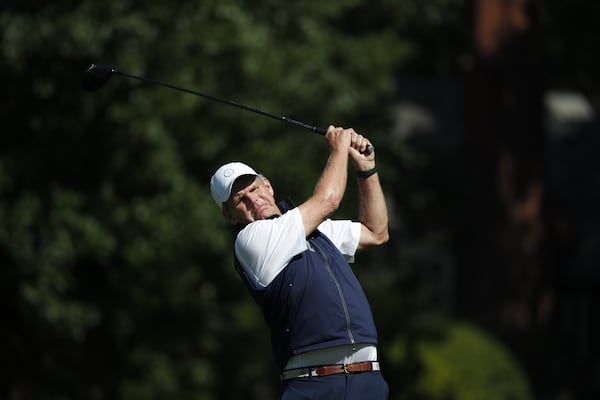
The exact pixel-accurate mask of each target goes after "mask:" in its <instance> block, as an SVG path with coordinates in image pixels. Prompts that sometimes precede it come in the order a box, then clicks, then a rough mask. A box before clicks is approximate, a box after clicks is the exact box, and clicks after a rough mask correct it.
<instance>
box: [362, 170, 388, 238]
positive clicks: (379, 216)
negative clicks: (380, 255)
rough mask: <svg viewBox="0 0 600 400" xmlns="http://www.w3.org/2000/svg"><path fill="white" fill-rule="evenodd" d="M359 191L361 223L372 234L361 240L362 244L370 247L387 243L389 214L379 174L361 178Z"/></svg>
mask: <svg viewBox="0 0 600 400" xmlns="http://www.w3.org/2000/svg"><path fill="white" fill-rule="evenodd" d="M358 191H359V218H360V222H361V223H362V224H363V226H364V227H365V228H366V229H367V230H368V231H369V232H370V235H369V236H367V237H364V238H361V244H362V245H363V246H370V245H377V244H381V243H384V242H386V241H387V240H388V237H389V233H388V213H387V206H386V203H385V196H384V194H383V190H382V188H381V184H380V182H379V176H378V174H377V173H375V174H373V175H371V176H369V177H367V178H360V177H359V178H358ZM363 236H364V235H363Z"/></svg>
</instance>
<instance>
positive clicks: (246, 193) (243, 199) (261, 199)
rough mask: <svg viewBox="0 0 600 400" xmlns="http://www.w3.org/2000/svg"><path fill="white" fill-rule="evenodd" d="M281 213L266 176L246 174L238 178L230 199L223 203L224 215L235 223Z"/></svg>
mask: <svg viewBox="0 0 600 400" xmlns="http://www.w3.org/2000/svg"><path fill="white" fill-rule="evenodd" d="M276 214H277V215H279V214H281V211H279V208H278V207H277V204H276V202H275V197H274V191H273V188H272V187H271V183H270V182H269V180H268V179H266V178H264V177H259V176H254V175H245V176H241V177H240V178H238V179H237V180H236V181H235V183H234V184H233V187H232V189H231V196H229V200H227V201H226V202H225V204H224V205H223V215H224V216H225V218H227V219H228V220H229V221H231V222H232V223H234V224H242V225H245V224H248V223H250V222H254V221H258V220H261V219H266V218H268V217H271V216H273V215H276Z"/></svg>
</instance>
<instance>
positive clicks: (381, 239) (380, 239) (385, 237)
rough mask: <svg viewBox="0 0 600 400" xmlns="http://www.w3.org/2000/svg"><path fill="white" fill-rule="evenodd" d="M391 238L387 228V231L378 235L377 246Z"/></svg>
mask: <svg viewBox="0 0 600 400" xmlns="http://www.w3.org/2000/svg"><path fill="white" fill-rule="evenodd" d="M389 240H390V232H389V231H388V230H387V229H386V230H385V231H383V232H381V233H379V234H378V235H376V240H375V246H381V245H382V244H386V243H387V242H388V241H389Z"/></svg>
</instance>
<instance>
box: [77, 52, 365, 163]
mask: <svg viewBox="0 0 600 400" xmlns="http://www.w3.org/2000/svg"><path fill="white" fill-rule="evenodd" d="M113 75H119V76H123V77H126V78H131V79H136V80H138V81H142V82H144V83H149V84H152V85H157V86H163V87H166V88H169V89H174V90H178V91H180V92H184V93H189V94H193V95H195V96H200V97H204V98H206V99H209V100H214V101H218V102H219V103H223V104H227V105H230V106H233V107H237V108H241V109H243V110H246V111H251V112H254V113H257V114H260V115H264V116H266V117H270V118H273V119H276V120H279V121H283V122H287V123H288V124H292V125H296V126H299V127H301V128H304V129H308V130H309V131H312V132H314V133H318V134H320V135H323V136H324V135H325V134H326V133H327V131H326V130H324V129H322V128H319V127H316V126H312V125H309V124H306V123H304V122H301V121H298V120H295V119H292V118H289V117H284V116H279V115H275V114H272V113H270V112H267V111H263V110H259V109H258V108H254V107H250V106H247V105H245V104H241V103H237V102H235V101H231V100H226V99H222V98H219V97H216V96H212V95H209V94H205V93H200V92H197V91H194V90H189V89H185V88H182V87H179V86H175V85H171V84H168V83H164V82H160V81H156V80H152V79H148V78H144V77H141V76H136V75H132V74H128V73H126V72H123V71H118V70H117V69H115V68H114V67H112V66H110V65H106V64H92V65H90V67H89V68H88V69H87V70H86V71H85V73H84V75H83V79H82V85H83V88H84V89H85V90H86V91H88V92H93V91H95V90H98V89H100V88H101V87H102V86H104V85H105V84H106V82H108V80H109V79H110V78H111V77H112V76H113ZM373 150H374V147H373V145H371V144H369V145H367V148H366V149H365V151H364V152H363V154H366V155H368V154H371V153H372V152H373Z"/></svg>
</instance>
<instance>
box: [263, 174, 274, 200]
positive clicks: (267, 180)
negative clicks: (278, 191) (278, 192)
mask: <svg viewBox="0 0 600 400" xmlns="http://www.w3.org/2000/svg"><path fill="white" fill-rule="evenodd" d="M262 179H263V183H264V185H265V187H266V188H267V190H268V191H269V193H271V196H275V190H273V186H271V181H270V180H269V179H267V178H265V177H264V176H263V178H262Z"/></svg>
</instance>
